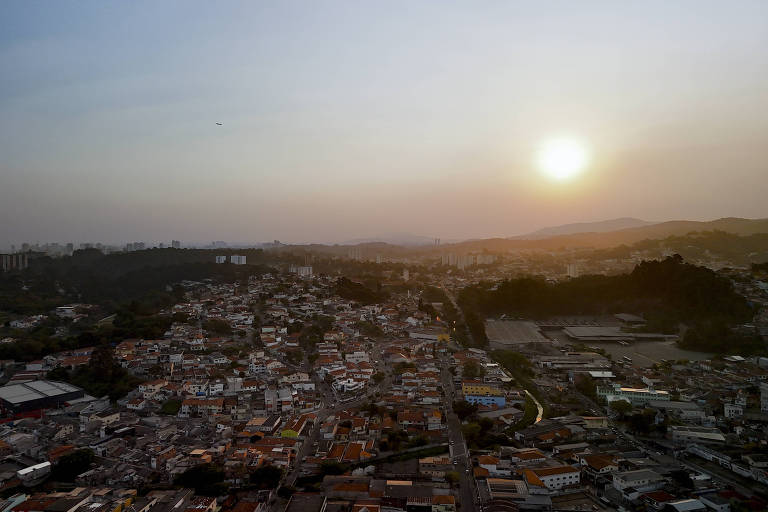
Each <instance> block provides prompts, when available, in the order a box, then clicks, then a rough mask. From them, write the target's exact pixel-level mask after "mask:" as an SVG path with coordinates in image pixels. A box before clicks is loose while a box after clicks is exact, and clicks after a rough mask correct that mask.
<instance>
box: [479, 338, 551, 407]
mask: <svg viewBox="0 0 768 512" xmlns="http://www.w3.org/2000/svg"><path fill="white" fill-rule="evenodd" d="M491 358H492V359H493V360H494V361H496V362H497V363H499V364H500V365H501V366H503V367H504V369H505V370H507V371H508V372H509V373H510V374H511V375H512V377H514V378H515V381H516V382H517V385H518V386H520V387H521V388H523V389H527V390H528V391H529V392H530V393H531V394H532V395H533V396H535V397H536V400H538V401H539V403H540V404H541V406H542V407H543V408H544V418H548V417H549V406H548V405H547V404H548V402H549V400H547V399H546V397H545V396H544V395H543V394H542V393H541V391H540V390H539V388H538V387H537V386H536V384H534V383H533V370H532V369H531V363H530V362H529V361H528V360H527V359H526V358H525V357H524V356H523V355H522V354H520V353H519V352H515V351H514V350H494V351H493V352H491ZM533 407H534V411H535V410H536V404H533ZM527 409H528V399H526V410H527ZM533 418H534V419H536V415H535V414H534V416H533Z"/></svg>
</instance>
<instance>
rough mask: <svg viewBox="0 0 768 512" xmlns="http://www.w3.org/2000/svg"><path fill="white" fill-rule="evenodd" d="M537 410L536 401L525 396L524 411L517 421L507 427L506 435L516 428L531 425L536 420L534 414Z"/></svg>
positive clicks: (510, 434)
mask: <svg viewBox="0 0 768 512" xmlns="http://www.w3.org/2000/svg"><path fill="white" fill-rule="evenodd" d="M538 412H539V410H538V409H537V408H536V403H535V402H534V401H533V400H532V399H531V397H529V396H526V397H525V412H524V413H523V417H522V418H520V419H519V420H518V421H517V423H515V424H514V425H512V426H511V427H509V428H508V429H507V431H506V433H507V435H509V436H512V434H514V433H515V432H517V431H518V430H522V429H524V428H525V427H527V426H529V425H533V422H534V421H536V415H537V414H538Z"/></svg>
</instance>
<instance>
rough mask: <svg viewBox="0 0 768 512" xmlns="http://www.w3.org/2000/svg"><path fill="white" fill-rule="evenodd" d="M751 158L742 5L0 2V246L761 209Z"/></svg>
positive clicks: (753, 70)
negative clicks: (550, 174) (562, 143)
mask: <svg viewBox="0 0 768 512" xmlns="http://www.w3.org/2000/svg"><path fill="white" fill-rule="evenodd" d="M216 122H221V123H223V126H217V125H216V124H215V123H216ZM565 135H567V136H570V137H573V138H576V139H578V140H580V141H582V142H583V143H584V144H585V145H586V146H587V147H588V148H589V152H590V154H591V164H590V165H589V167H588V168H587V169H586V170H585V172H584V173H583V174H582V175H581V176H580V177H577V178H575V179H573V180H570V181H566V182H553V181H551V180H549V179H547V178H546V177H544V176H542V174H541V173H540V172H539V170H538V169H537V168H536V166H535V164H534V155H535V152H536V148H537V147H539V145H540V144H542V142H544V141H546V140H548V139H550V138H552V137H558V136H565ZM767 162H768V2H766V1H764V0H759V1H755V2H750V1H747V0H739V1H737V2H727V1H723V0H721V1H717V2H707V1H702V0H692V1H681V0H678V1H674V2H670V1H669V0H664V1H659V2H654V1H643V2H616V1H615V0H610V1H605V2H597V1H594V2H590V1H583V2H582V1H579V2H574V1H571V0H568V1H562V2H544V1H538V0H537V1H531V2H522V1H508V0H506V1H500V2H491V1H478V2H470V1H466V2H449V1H443V0H441V1H435V2H428V1H412V0H411V1H405V2H395V1H389V0H388V1H381V2H373V1H359V0H356V1H349V2H325V1H315V0H306V1H303V2H290V1H284V0H280V1H274V2H266V1H263V2H259V1H248V2H242V3H240V2H210V1H200V2H194V1H189V0H184V1H179V2H172V1H165V0H164V1H160V2H158V1H154V0H153V1H147V2H141V1H130V2H128V1H125V2H104V1H101V0H99V1H90V2H89V1H72V2H69V1H64V0H57V1H55V2H51V1H44V2H34V1H30V0H23V1H18V2H15V1H11V0H5V1H3V2H1V3H0V219H2V220H0V247H3V246H7V245H8V244H10V243H19V242H22V241H33V242H34V241H60V242H67V241H107V242H111V241H120V240H146V241H152V240H164V241H168V240H170V239H171V238H176V239H181V240H183V241H210V240H230V241H264V240H271V239H273V238H278V239H280V240H283V241H289V242H301V241H342V240H346V239H350V238H357V237H368V236H373V235H381V234H386V233H395V232H409V233H416V234H420V235H428V236H440V237H443V238H463V237H480V236H483V237H484V236H491V235H504V236H508V235H514V234H519V233H522V232H527V231H531V230H533V229H537V228H539V227H542V226H546V225H552V224H562V223H567V222H575V221H591V220H601V219H606V218H613V217H620V216H635V217H640V218H643V219H649V220H668V219H671V218H686V219H710V218H717V217H723V216H742V217H766V216H768V200H767V199H766V192H768V163H767Z"/></svg>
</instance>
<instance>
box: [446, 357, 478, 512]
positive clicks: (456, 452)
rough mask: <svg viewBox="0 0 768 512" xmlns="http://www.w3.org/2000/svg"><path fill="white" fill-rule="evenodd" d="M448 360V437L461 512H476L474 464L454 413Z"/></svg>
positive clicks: (451, 377)
mask: <svg viewBox="0 0 768 512" xmlns="http://www.w3.org/2000/svg"><path fill="white" fill-rule="evenodd" d="M446 361H447V359H443V367H442V378H443V389H445V394H446V410H447V426H448V435H449V439H450V443H451V444H450V451H451V458H452V459H453V460H456V462H457V464H456V465H455V468H456V471H457V472H458V473H459V475H460V480H459V501H460V503H461V510H462V512H464V511H475V510H476V508H477V507H476V505H475V495H476V491H475V489H474V476H473V475H472V473H471V471H472V463H471V460H470V458H469V450H467V445H466V442H465V441H464V436H463V435H462V433H461V422H460V421H459V417H458V416H457V415H456V414H455V413H454V412H453V407H452V406H451V404H453V401H454V399H455V397H454V392H453V376H452V375H451V372H450V371H449V370H448V364H447V362H446Z"/></svg>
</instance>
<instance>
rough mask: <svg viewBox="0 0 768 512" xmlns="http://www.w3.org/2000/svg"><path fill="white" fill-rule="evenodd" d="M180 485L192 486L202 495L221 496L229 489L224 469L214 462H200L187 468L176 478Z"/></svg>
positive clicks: (176, 483)
mask: <svg viewBox="0 0 768 512" xmlns="http://www.w3.org/2000/svg"><path fill="white" fill-rule="evenodd" d="M174 484H175V485H178V486H180V487H190V488H192V489H194V490H195V494H199V495H201V496H221V495H222V494H225V493H226V492H227V490H228V486H227V485H226V484H225V483H224V471H223V470H222V469H221V468H220V467H219V466H215V465H213V464H200V465H197V466H193V467H191V468H189V469H187V470H186V471H185V472H183V473H182V474H180V475H179V476H177V477H176V479H175V480H174Z"/></svg>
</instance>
